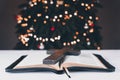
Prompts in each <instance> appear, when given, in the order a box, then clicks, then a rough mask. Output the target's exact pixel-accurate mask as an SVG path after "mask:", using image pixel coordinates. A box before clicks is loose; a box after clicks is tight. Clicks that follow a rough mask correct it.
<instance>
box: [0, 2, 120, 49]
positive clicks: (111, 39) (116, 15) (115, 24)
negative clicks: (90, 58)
mask: <svg viewBox="0 0 120 80" xmlns="http://www.w3.org/2000/svg"><path fill="white" fill-rule="evenodd" d="M25 1H26V0H0V50H11V49H13V47H14V46H15V45H16V43H17V42H18V41H17V36H16V34H15V31H16V29H15V26H16V20H15V15H16V14H17V13H18V12H19V9H18V5H20V4H22V3H24V2H25ZM100 2H101V4H102V6H103V8H101V9H99V12H98V16H99V17H100V21H99V25H100V26H101V27H102V28H103V29H102V30H101V35H102V37H103V41H102V44H103V49H120V0H100Z"/></svg>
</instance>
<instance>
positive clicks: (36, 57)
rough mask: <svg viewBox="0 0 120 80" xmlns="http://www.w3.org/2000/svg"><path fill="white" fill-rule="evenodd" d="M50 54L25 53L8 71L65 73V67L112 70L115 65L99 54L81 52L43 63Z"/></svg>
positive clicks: (83, 69) (69, 68)
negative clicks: (54, 62)
mask: <svg viewBox="0 0 120 80" xmlns="http://www.w3.org/2000/svg"><path fill="white" fill-rule="evenodd" d="M47 56H49V54H47V53H46V54H42V53H35V54H29V55H23V56H21V57H20V58H19V59H18V60H16V61H15V62H14V63H12V64H11V65H10V66H8V67H7V68H6V72H50V71H51V72H55V73H57V74H61V73H63V72H64V71H63V68H67V69H68V70H69V71H100V72H101V71H105V72H112V71H114V70H115V67H114V66H112V65H111V64H109V63H108V62H107V61H106V60H105V59H103V57H102V56H100V55H97V54H88V53H81V54H80V55H77V56H75V55H67V56H65V57H64V58H63V59H61V60H60V62H58V63H56V64H54V65H50V64H49V65H48V64H43V59H44V58H46V57H47Z"/></svg>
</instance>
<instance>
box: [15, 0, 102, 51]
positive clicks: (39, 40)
mask: <svg viewBox="0 0 120 80" xmlns="http://www.w3.org/2000/svg"><path fill="white" fill-rule="evenodd" d="M97 7H100V4H99V1H98V0H28V1H27V2H26V3H25V4H23V5H21V6H20V8H21V9H22V10H21V12H20V13H19V14H18V15H17V17H16V18H17V23H18V24H17V26H16V28H17V35H18V39H19V41H20V42H19V43H18V44H17V45H16V48H15V49H35V50H36V49H61V48H63V47H72V48H73V49H100V48H101V36H100V33H99V30H100V27H99V26H98V25H97V21H98V20H99V17H97V16H96V13H97Z"/></svg>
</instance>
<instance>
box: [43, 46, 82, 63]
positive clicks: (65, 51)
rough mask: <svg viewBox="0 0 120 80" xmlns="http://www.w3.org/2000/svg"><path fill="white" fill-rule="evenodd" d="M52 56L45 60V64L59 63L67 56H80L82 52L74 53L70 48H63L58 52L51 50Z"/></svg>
mask: <svg viewBox="0 0 120 80" xmlns="http://www.w3.org/2000/svg"><path fill="white" fill-rule="evenodd" d="M48 53H49V54H51V55H50V56H48V57H47V58H45V59H44V60H43V64H55V63H57V62H59V61H60V60H61V59H62V58H64V57H65V56H66V55H79V54H80V51H74V50H71V49H70V48H66V47H65V48H63V49H57V50H50V51H48Z"/></svg>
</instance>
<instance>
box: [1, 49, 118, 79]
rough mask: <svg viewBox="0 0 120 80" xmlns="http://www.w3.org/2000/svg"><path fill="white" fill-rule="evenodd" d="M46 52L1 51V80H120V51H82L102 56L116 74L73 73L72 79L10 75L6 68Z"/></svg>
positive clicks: (44, 75) (52, 74)
mask: <svg viewBox="0 0 120 80" xmlns="http://www.w3.org/2000/svg"><path fill="white" fill-rule="evenodd" d="M43 52H46V51H34V50H29V51H24V50H23V51H22V50H21V51H18V50H2V51H0V80H33V79H35V80H40V79H44V80H96V79H97V80H119V79H120V62H119V61H120V50H100V51H97V50H82V51H81V52H82V53H96V54H100V55H102V56H103V57H104V58H105V59H106V60H107V61H108V62H110V63H111V64H112V65H114V66H115V67H116V70H115V72H71V73H70V75H71V78H68V77H67V76H66V74H61V75H58V74H55V73H52V72H44V73H42V72H37V73H35V72H34V73H33V72H31V73H8V72H5V68H6V67H7V66H9V65H10V64H11V63H13V62H14V61H15V60H16V59H18V58H19V57H20V56H21V55H27V54H30V53H31V54H34V53H43Z"/></svg>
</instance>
